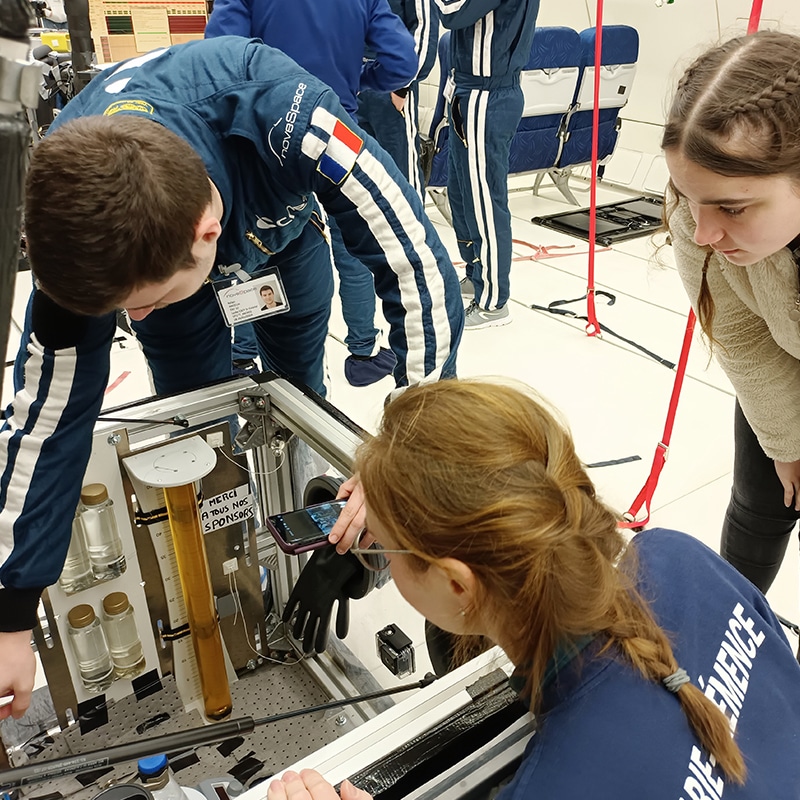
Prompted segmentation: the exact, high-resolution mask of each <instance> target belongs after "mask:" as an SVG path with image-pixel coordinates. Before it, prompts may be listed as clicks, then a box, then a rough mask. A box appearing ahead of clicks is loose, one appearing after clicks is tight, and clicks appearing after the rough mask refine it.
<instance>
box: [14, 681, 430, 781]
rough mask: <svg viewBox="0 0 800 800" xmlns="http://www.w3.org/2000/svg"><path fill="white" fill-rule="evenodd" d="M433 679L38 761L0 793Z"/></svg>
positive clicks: (361, 700)
mask: <svg viewBox="0 0 800 800" xmlns="http://www.w3.org/2000/svg"><path fill="white" fill-rule="evenodd" d="M434 680H436V677H435V676H434V675H432V674H428V675H426V676H425V677H424V678H423V679H422V680H419V681H415V682H414V683H405V684H403V685H401V686H395V687H394V688H392V689H382V690H381V691H378V692H370V693H369V694H362V695H358V696H357V697H348V698H345V699H343V700H332V701H331V702H329V703H323V704H322V705H319V706H313V707H311V708H299V709H296V710H294V711H285V712H283V713H282V714H274V715H273V716H271V717H261V718H259V719H253V718H252V717H240V718H239V719H232V720H228V721H227V722H217V723H215V724H214V725H206V726H203V727H202V728H191V729H189V730H187V731H178V732H177V733H167V734H165V735H164V736H157V737H155V738H153V739H145V740H144V741H140V742H130V743H128V744H119V745H116V746H114V747H107V748H106V749H105V750H97V751H95V752H92V753H79V754H78V755H75V756H68V757H66V758H58V759H54V760H52V761H41V762H39V763H38V764H37V763H33V764H26V765H25V766H24V767H15V768H14V769H6V770H0V792H6V791H9V790H10V789H14V788H17V787H20V786H26V785H28V784H31V783H37V782H38V781H46V780H50V779H52V778H60V777H63V776H64V775H74V774H75V773H76V772H86V771H87V770H90V769H99V768H100V767H106V766H109V765H110V764H120V763H122V762H123V761H133V760H135V759H137V758H142V757H144V756H149V755H153V754H155V753H165V752H171V751H176V750H183V749H184V748H186V749H188V748H190V747H198V746H199V745H201V744H211V743H212V742H219V741H222V740H224V739H229V738H230V737H231V736H236V735H240V734H244V735H245V736H246V735H247V734H248V733H252V732H253V730H254V729H255V728H256V727H259V726H261V725H270V724H272V723H274V722H280V721H281V720H284V719H290V718H291V717H297V716H300V715H301V714H312V713H317V712H319V711H328V710H329V709H332V708H341V707H342V706H349V705H353V704H355V703H365V702H369V701H371V700H377V699H378V698H380V697H387V696H388V695H392V694H398V693H399V692H408V691H410V690H412V689H424V688H425V687H426V686H429V685H430V684H431V683H433V681H434Z"/></svg>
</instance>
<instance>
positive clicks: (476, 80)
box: [436, 0, 539, 310]
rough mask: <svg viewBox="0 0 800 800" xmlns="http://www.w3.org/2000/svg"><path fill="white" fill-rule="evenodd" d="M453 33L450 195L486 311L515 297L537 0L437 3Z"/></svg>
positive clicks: (479, 299)
mask: <svg viewBox="0 0 800 800" xmlns="http://www.w3.org/2000/svg"><path fill="white" fill-rule="evenodd" d="M436 4H437V6H438V7H439V16H440V20H441V23H442V25H443V26H444V27H445V28H448V29H450V30H452V35H451V38H450V66H451V75H452V77H453V79H454V81H455V92H454V95H453V98H452V101H451V103H450V108H449V122H450V137H449V143H450V146H449V161H448V179H447V194H448V197H449V200H450V208H451V211H452V213H453V227H454V229H455V232H456V238H457V239H458V247H459V251H460V253H461V257H462V258H463V259H464V261H465V262H466V265H467V276H468V277H469V278H470V279H471V280H472V283H473V286H474V288H475V301H476V302H477V304H478V305H479V306H480V307H481V308H483V309H487V310H494V309H498V308H502V307H503V306H504V305H505V304H506V303H507V302H508V297H509V277H510V272H511V214H510V212H509V210H508V158H509V152H510V150H511V140H512V139H513V138H514V133H515V132H516V130H517V127H518V125H519V121H520V119H522V109H523V105H524V100H523V96H522V89H521V88H520V85H519V75H520V72H521V71H522V68H523V67H524V66H525V64H526V63H527V62H528V58H529V57H530V52H531V44H532V43H533V32H534V28H535V26H536V16H537V14H538V13H539V0H436Z"/></svg>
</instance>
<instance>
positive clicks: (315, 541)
mask: <svg viewBox="0 0 800 800" xmlns="http://www.w3.org/2000/svg"><path fill="white" fill-rule="evenodd" d="M346 503H347V500H331V501H330V502H326V503H316V504H315V505H312V506H307V507H306V508H301V509H299V510H298V511H287V512H286V513H285V514H273V515H272V516H269V517H267V528H268V529H269V532H270V533H271V534H272V536H273V537H274V539H275V541H276V542H277V544H278V547H280V549H281V550H283V552H284V553H289V554H290V555H297V554H298V553H305V552H306V551H308V550H316V549H317V548H318V547H322V546H323V545H326V544H328V534H329V533H330V532H331V529H332V528H333V526H334V524H335V523H336V520H337V519H338V518H339V514H340V513H341V511H342V509H343V508H344V506H345V504H346Z"/></svg>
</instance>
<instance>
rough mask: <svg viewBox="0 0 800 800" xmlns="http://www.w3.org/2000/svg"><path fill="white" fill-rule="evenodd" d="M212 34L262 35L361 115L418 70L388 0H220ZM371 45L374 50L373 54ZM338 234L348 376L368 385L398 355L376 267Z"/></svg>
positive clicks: (242, 340) (243, 354)
mask: <svg viewBox="0 0 800 800" xmlns="http://www.w3.org/2000/svg"><path fill="white" fill-rule="evenodd" d="M205 35H206V38H207V39H210V38H214V37H217V36H227V35H234V36H246V37H248V38H250V37H255V38H258V39H261V40H262V41H263V42H265V43H266V44H268V45H271V46H272V47H277V48H278V49H279V50H282V51H283V52H284V53H286V55H288V56H289V57H290V58H293V59H294V60H295V61H296V62H297V63H298V64H299V65H300V66H301V67H303V68H304V69H307V70H308V71H309V72H310V73H311V74H312V75H314V76H315V77H316V78H319V79H320V80H321V81H323V82H324V83H327V84H328V86H330V87H331V88H332V89H333V90H334V91H335V92H336V94H337V95H338V96H339V100H341V103H342V105H343V106H344V108H345V110H346V111H347V112H348V113H349V114H350V115H351V116H352V117H353V119H356V107H357V102H358V101H357V99H356V97H357V95H358V93H359V91H361V90H374V91H378V92H390V91H392V90H394V89H400V88H401V87H405V86H407V85H408V84H409V83H410V82H411V81H412V79H413V78H414V76H415V75H416V73H417V58H416V54H415V52H414V40H413V39H412V37H411V35H410V34H409V32H408V31H407V30H406V29H405V27H404V26H403V23H402V22H401V21H400V19H399V18H398V17H397V15H396V14H394V13H392V11H391V9H390V8H389V4H388V3H387V0H326V2H325V3H319V2H317V1H316V0H259V1H258V2H252V0H216V2H215V3H214V10H213V12H212V13H211V17H210V18H209V20H208V25H207V26H206V32H205ZM365 48H366V49H367V50H369V51H370V53H371V54H372V57H371V58H369V59H367V60H365V59H364V57H363V56H364V51H365ZM393 111H394V110H393ZM394 113H395V114H397V112H396V111H394ZM397 115H398V116H399V114H397ZM330 233H331V238H332V240H333V259H334V263H335V265H336V269H337V271H338V273H339V278H340V280H339V295H340V297H341V300H342V314H343V316H344V320H345V323H346V324H347V336H346V337H345V344H346V345H347V349H348V350H349V351H350V355H349V356H348V357H347V359H346V361H345V365H344V371H345V377H346V378H347V380H348V381H349V382H350V383H351V384H353V385H355V386H367V385H369V384H370V383H374V382H376V381H378V380H380V379H381V378H383V377H385V376H386V375H389V374H390V373H391V371H392V369H393V367H394V366H395V357H394V355H393V354H392V352H391V350H387V349H385V348H382V347H381V346H380V333H381V332H380V331H379V330H378V329H377V328H376V327H375V286H374V282H373V279H372V275H371V274H370V271H369V270H368V269H367V268H366V267H365V266H364V265H363V264H362V263H361V262H360V261H359V260H358V259H357V258H354V257H353V256H352V255H351V254H350V253H349V252H348V251H347V248H346V247H345V245H344V242H343V240H342V235H341V233H340V231H339V229H338V227H337V225H336V223H335V222H332V223H331V225H330ZM249 330H250V329H249V327H248V326H239V327H237V329H236V332H235V334H234V359H239V360H241V359H243V358H252V357H253V356H255V342H254V341H253V342H252V344H251V345H250V350H249V353H248V350H247V348H248V345H247V338H246V337H247V336H248V333H249Z"/></svg>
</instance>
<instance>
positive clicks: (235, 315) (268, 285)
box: [213, 264, 289, 328]
mask: <svg viewBox="0 0 800 800" xmlns="http://www.w3.org/2000/svg"><path fill="white" fill-rule="evenodd" d="M238 266H239V265H238V264H233V265H231V267H227V268H226V271H227V272H228V273H231V272H232V273H233V277H229V278H226V279H224V280H219V281H214V283H213V287H214V292H215V293H216V295H217V302H218V303H219V307H220V310H221V311H222V318H223V319H224V320H225V324H226V325H227V326H228V327H229V328H234V327H236V326H237V325H242V324H244V323H245V322H255V321H256V320H259V319H266V318H267V317H274V316H275V315H276V314H284V313H285V312H287V311H288V310H289V298H288V297H287V296H286V290H285V289H284V288H283V281H282V280H281V276H280V272H278V269H277V267H266V268H265V269H260V270H258V271H256V272H254V273H252V274H251V275H248V274H247V273H246V272H244V271H243V270H242V269H235V267H238Z"/></svg>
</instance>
